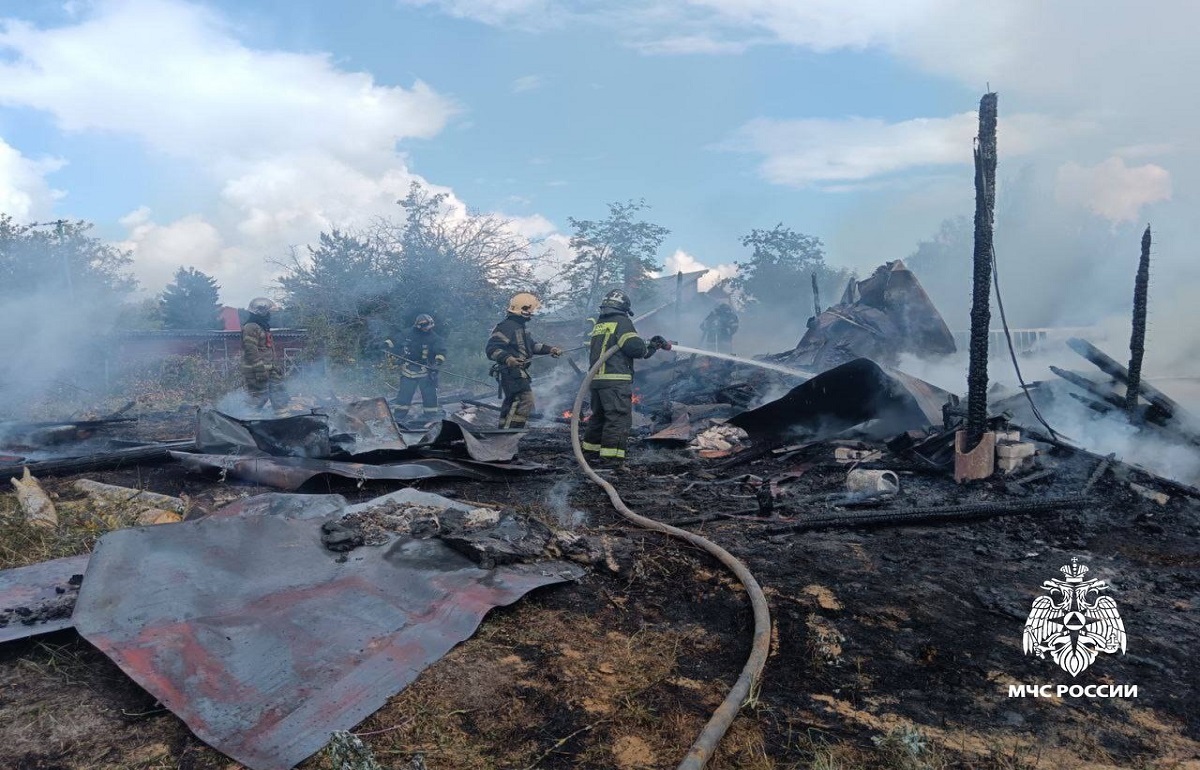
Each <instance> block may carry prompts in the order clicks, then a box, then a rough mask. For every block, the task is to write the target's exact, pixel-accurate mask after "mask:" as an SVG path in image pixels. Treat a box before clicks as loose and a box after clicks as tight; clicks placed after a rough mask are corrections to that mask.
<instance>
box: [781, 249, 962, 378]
mask: <svg viewBox="0 0 1200 770" xmlns="http://www.w3.org/2000/svg"><path fill="white" fill-rule="evenodd" d="M954 351H955V345H954V337H953V336H952V335H951V334H950V329H949V328H948V327H947V326H946V322H945V321H944V320H942V316H941V313H939V312H938V310H937V308H936V307H934V305H933V302H932V301H930V299H929V296H928V295H927V294H926V293H925V290H924V289H923V288H921V282H920V281H918V280H917V276H916V274H914V273H913V272H912V271H911V270H909V269H908V268H907V267H905V266H904V262H902V261H901V260H898V259H897V260H895V261H893V262H888V263H886V264H884V265H880V266H879V267H878V268H876V269H875V272H874V273H872V274H871V276H870V277H869V278H867V279H866V280H863V281H854V280H851V281H850V283H849V284H848V285H847V286H846V291H845V293H843V294H842V299H841V301H840V302H838V304H836V305H834V306H832V307H829V308H826V309H825V310H824V311H822V312H821V313H820V314H818V315H816V316H815V317H813V318H811V319H809V326H808V331H807V332H805V334H804V336H803V337H802V338H801V339H800V342H799V343H798V344H797V345H796V347H795V348H794V349H792V350H790V351H788V352H786V353H780V354H778V355H775V356H772V357H771V358H772V359H773V360H776V361H780V362H785V363H787V364H789V365H791V366H798V367H802V368H808V369H815V370H817V371H825V370H826V369H830V368H833V367H835V366H838V365H840V364H844V363H846V362H847V361H850V360H852V359H855V358H870V359H873V360H875V361H878V362H879V363H882V364H885V365H895V364H896V363H897V362H898V361H899V358H900V356H901V355H902V354H904V353H912V354H914V355H917V356H921V357H936V356H946V355H950V354H951V353H953V352H954Z"/></svg>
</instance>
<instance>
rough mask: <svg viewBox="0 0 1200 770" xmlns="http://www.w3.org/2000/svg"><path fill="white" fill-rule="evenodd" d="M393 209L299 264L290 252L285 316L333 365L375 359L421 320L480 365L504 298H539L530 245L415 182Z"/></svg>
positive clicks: (499, 222) (328, 239)
mask: <svg viewBox="0 0 1200 770" xmlns="http://www.w3.org/2000/svg"><path fill="white" fill-rule="evenodd" d="M398 203H399V205H400V206H401V208H402V209H403V211H404V216H403V219H395V220H393V219H385V220H380V221H378V222H376V224H375V225H374V226H373V227H371V228H369V229H368V230H366V231H363V232H356V233H346V232H342V231H339V230H333V231H332V232H329V233H322V234H321V236H320V240H319V242H318V244H317V246H316V247H310V248H309V249H308V250H307V252H306V254H305V255H304V256H301V254H300V253H299V252H296V253H293V256H292V260H291V263H290V264H288V265H286V273H285V275H284V276H283V277H282V278H281V279H280V285H281V286H282V287H283V290H284V294H285V296H286V300H285V302H286V304H287V306H288V308H289V309H290V310H291V311H292V312H293V313H294V314H295V318H296V321H297V323H298V324H299V325H302V326H304V327H305V328H307V329H308V331H309V335H310V338H311V339H313V340H314V341H315V342H316V343H317V347H318V348H323V349H324V350H325V352H326V353H327V354H328V355H330V357H331V358H333V360H335V361H343V362H346V361H349V360H351V359H353V360H358V359H360V358H361V357H362V356H363V355H364V354H366V355H367V357H368V358H371V357H373V355H380V354H381V353H380V351H381V348H380V343H381V342H382V341H383V340H384V339H385V338H388V337H393V336H394V335H396V334H400V333H403V332H404V331H406V330H407V329H409V328H410V327H411V326H412V323H413V319H414V318H415V317H416V316H417V315H419V314H421V313H429V314H430V315H432V316H433V317H434V318H435V319H436V321H437V325H438V331H439V332H440V333H442V334H443V335H444V336H445V337H447V342H448V345H449V347H450V351H451V355H452V356H455V357H459V358H461V359H466V360H473V359H476V358H478V357H479V356H478V353H479V351H480V350H481V349H482V347H483V341H484V338H485V337H486V336H487V331H488V330H490V328H491V326H492V324H494V323H495V322H496V321H497V320H499V319H500V318H501V317H502V314H503V308H504V307H505V306H506V305H507V301H508V297H509V296H510V295H511V294H513V293H515V292H517V291H534V292H542V291H544V288H545V287H544V285H543V283H542V282H540V281H538V280H536V279H535V278H534V277H533V275H532V271H531V265H532V263H533V261H534V259H535V257H533V256H532V255H531V251H532V250H533V249H534V248H535V246H536V244H534V243H533V242H531V241H530V240H528V239H526V238H523V237H521V236H520V235H518V234H517V233H516V231H515V230H514V229H513V228H512V227H511V225H510V223H509V222H508V221H507V220H504V219H502V218H500V217H496V216H493V215H486V214H476V213H472V212H467V211H462V210H457V209H455V208H453V207H451V205H450V202H449V200H448V196H447V195H445V194H442V193H439V194H432V193H430V192H429V191H428V190H426V189H425V188H424V187H422V186H421V185H419V184H416V183H414V184H413V185H412V187H411V188H410V189H409V192H408V195H406V196H405V197H404V199H403V200H401V201H399V202H398ZM460 366H461V364H460Z"/></svg>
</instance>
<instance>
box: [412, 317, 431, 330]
mask: <svg viewBox="0 0 1200 770" xmlns="http://www.w3.org/2000/svg"><path fill="white" fill-rule="evenodd" d="M413 326H414V327H415V328H417V329H420V330H421V331H423V332H427V331H429V330H430V329H432V328H433V326H434V323H433V316H431V315H429V314H428V313H422V314H421V315H419V316H417V320H416V321H413Z"/></svg>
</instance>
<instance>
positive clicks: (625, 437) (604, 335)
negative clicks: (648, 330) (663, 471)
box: [582, 289, 671, 463]
mask: <svg viewBox="0 0 1200 770" xmlns="http://www.w3.org/2000/svg"><path fill="white" fill-rule="evenodd" d="M632 315H633V308H632V307H631V303H630V301H629V295H628V294H626V293H625V292H623V291H621V290H620V289H614V290H612V291H610V292H609V293H608V294H606V295H604V299H603V300H602V301H601V302H600V313H599V316H598V317H597V319H596V324H595V325H594V326H593V327H592V334H591V347H590V349H589V355H588V358H589V363H590V364H591V365H592V366H595V364H596V362H597V361H599V360H600V357H601V356H602V355H604V352H605V351H606V350H608V349H609V348H613V347H615V348H619V350H618V352H616V353H614V354H612V356H611V357H609V359H608V360H607V361H605V362H604V365H603V366H602V367H601V368H600V371H599V372H597V373H596V376H595V377H594V378H593V379H592V386H591V401H592V416H591V418H590V419H589V420H588V426H587V431H586V432H585V433H584V434H583V441H582V446H583V451H584V452H595V453H597V454H598V455H599V457H600V459H601V460H604V461H609V462H614V463H621V462H623V461H624V460H625V448H626V446H627V445H628V443H629V434H630V431H632V430H633V362H634V361H636V360H637V359H639V358H649V357H650V356H652V355H654V354H655V353H656V352H657V351H659V350H670V349H671V343H670V342H669V341H667V340H665V339H663V338H662V337H660V336H657V335H656V336H654V337H651V338H650V341H649V342H646V341H645V340H643V339H642V338H641V337H639V336H638V333H637V329H635V328H634V326H633V319H632V318H631V317H630V316H632Z"/></svg>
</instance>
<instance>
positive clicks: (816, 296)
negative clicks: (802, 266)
mask: <svg viewBox="0 0 1200 770" xmlns="http://www.w3.org/2000/svg"><path fill="white" fill-rule="evenodd" d="M812 290H813V318H816V317H817V316H819V315H821V290H820V289H818V288H817V274H816V273H813V274H812Z"/></svg>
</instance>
